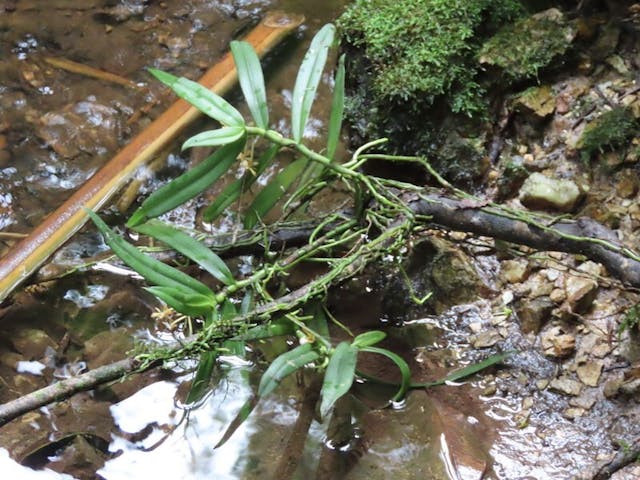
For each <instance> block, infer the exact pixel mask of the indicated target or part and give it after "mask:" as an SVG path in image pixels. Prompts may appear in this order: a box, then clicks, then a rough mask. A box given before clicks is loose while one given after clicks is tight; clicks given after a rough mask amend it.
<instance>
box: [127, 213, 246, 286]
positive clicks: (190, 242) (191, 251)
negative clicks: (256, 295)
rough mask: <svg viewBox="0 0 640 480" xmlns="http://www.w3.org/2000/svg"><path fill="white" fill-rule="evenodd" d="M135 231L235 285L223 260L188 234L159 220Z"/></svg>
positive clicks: (228, 283) (224, 281)
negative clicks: (161, 243) (162, 243)
mask: <svg viewBox="0 0 640 480" xmlns="http://www.w3.org/2000/svg"><path fill="white" fill-rule="evenodd" d="M134 229H135V230H136V231H137V232H140V233H143V234H145V235H149V236H151V237H153V238H155V239H158V240H160V241H161V242H164V243H166V244H167V245H169V246H170V247H171V248H173V249H174V250H176V251H178V252H179V253H181V254H182V255H184V256H185V257H187V258H189V259H190V260H193V261H194V262H196V263H197V264H198V265H200V266H201V267H202V268H203V269H205V270H206V271H207V272H209V273H210V274H211V275H213V276H214V277H215V278H217V279H218V280H220V281H221V282H222V283H224V284H225V285H232V284H234V283H235V279H234V278H233V275H232V273H231V270H229V267H227V265H226V264H225V263H224V262H223V261H222V259H221V258H220V257H219V256H218V255H216V254H215V253H213V252H212V251H211V250H209V249H208V248H207V247H205V246H204V245H203V244H202V243H200V242H199V241H197V240H196V239H195V238H192V237H190V236H189V235H187V234H186V233H184V232H182V231H180V230H178V229H176V228H173V227H170V226H169V225H166V224H164V223H162V222H159V221H158V220H150V221H148V222H146V223H143V224H142V225H137V226H135V227H134Z"/></svg>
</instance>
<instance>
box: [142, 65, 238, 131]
mask: <svg viewBox="0 0 640 480" xmlns="http://www.w3.org/2000/svg"><path fill="white" fill-rule="evenodd" d="M149 72H150V73H151V74H152V75H153V76H154V77H156V78H157V79H158V80H160V81H161V82H162V83H164V84H165V85H167V86H168V87H169V88H171V90H173V91H174V92H175V94H176V95H178V96H179V97H180V98H183V99H185V100H186V101H187V102H189V103H190V104H191V105H193V106H194V107H196V108H197V109H198V110H200V111H201V112H202V113H204V114H205V115H207V116H209V117H211V118H213V119H214V120H217V121H219V122H220V123H222V124H223V125H227V126H229V127H243V126H244V118H242V115H240V112H238V110H236V109H235V108H233V107H232V106H231V104H230V103H229V102H227V101H226V100H225V99H224V98H222V97H221V96H220V95H217V94H215V93H213V92H212V91H211V90H208V89H207V88H205V87H203V86H202V85H200V84H199V83H198V82H194V81H192V80H188V79H186V78H181V77H176V76H174V75H171V74H170V73H167V72H163V71H162V70H156V69H155V68H150V69H149Z"/></svg>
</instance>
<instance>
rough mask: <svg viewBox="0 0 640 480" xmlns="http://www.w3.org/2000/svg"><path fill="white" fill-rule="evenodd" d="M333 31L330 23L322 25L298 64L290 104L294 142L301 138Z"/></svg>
mask: <svg viewBox="0 0 640 480" xmlns="http://www.w3.org/2000/svg"><path fill="white" fill-rule="evenodd" d="M335 31H336V28H335V27H334V26H333V25H331V24H328V25H325V26H324V27H322V28H321V29H320V31H319V32H318V33H317V34H316V35H315V37H313V40H312V41H311V45H310V46H309V50H307V53H306V55H305V56H304V60H303V61H302V65H300V70H299V71H298V76H297V77H296V84H295V87H294V88H293V98H292V104H291V133H292V135H293V139H294V140H295V141H296V142H300V140H302V135H303V134H304V127H305V126H306V125H307V120H308V119H309V113H310V112H311V105H312V104H313V99H314V98H315V96H316V90H317V89H318V84H319V83H320V78H321V77H322V71H323V70H324V65H325V63H326V61H327V53H328V50H329V47H330V46H331V44H332V43H333V38H334V36H335Z"/></svg>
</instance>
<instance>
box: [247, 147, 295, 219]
mask: <svg viewBox="0 0 640 480" xmlns="http://www.w3.org/2000/svg"><path fill="white" fill-rule="evenodd" d="M306 165H307V159H306V158H301V159H299V160H296V161H295V162H293V163H291V164H289V165H287V167H285V169H284V170H282V171H281V172H280V173H279V174H278V175H276V177H275V178H274V179H273V180H271V182H270V183H269V185H267V186H266V187H264V188H263V189H262V191H261V192H260V193H259V194H258V195H256V198H254V200H253V203H251V206H250V207H249V209H248V211H247V213H246V215H245V218H244V227H245V228H246V229H250V228H253V227H254V226H255V224H256V223H258V219H261V218H263V217H264V216H265V215H266V214H267V213H268V212H269V210H271V209H272V208H273V207H274V206H275V204H276V203H278V201H279V200H280V199H281V198H282V197H283V196H284V194H285V193H286V192H287V189H288V188H289V187H290V186H291V184H292V183H293V182H294V181H295V180H296V179H297V178H298V177H299V176H300V173H301V172H302V170H303V169H304V167H305V166H306Z"/></svg>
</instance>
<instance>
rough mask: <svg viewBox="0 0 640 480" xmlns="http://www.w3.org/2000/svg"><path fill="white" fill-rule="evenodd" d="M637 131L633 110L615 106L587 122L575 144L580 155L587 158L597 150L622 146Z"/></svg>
mask: <svg viewBox="0 0 640 480" xmlns="http://www.w3.org/2000/svg"><path fill="white" fill-rule="evenodd" d="M638 131H639V128H638V122H637V120H636V119H635V118H634V116H633V112H632V111H631V110H630V109H628V108H624V107H617V108H614V109H613V110H610V111H608V112H605V113H603V114H602V115H600V116H599V117H598V118H596V119H595V120H594V121H593V122H591V123H589V124H588V125H587V126H586V127H585V129H584V132H583V133H582V136H581V137H580V139H579V140H578V143H577V144H576V148H577V149H578V151H580V156H581V157H582V158H583V159H584V160H589V159H590V158H591V156H592V155H593V154H595V153H597V152H602V151H604V150H607V149H610V150H615V149H616V148H620V147H623V146H624V145H625V144H626V143H627V142H628V141H629V140H631V138H632V137H633V136H634V135H635V134H636V133H637V132H638Z"/></svg>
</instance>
